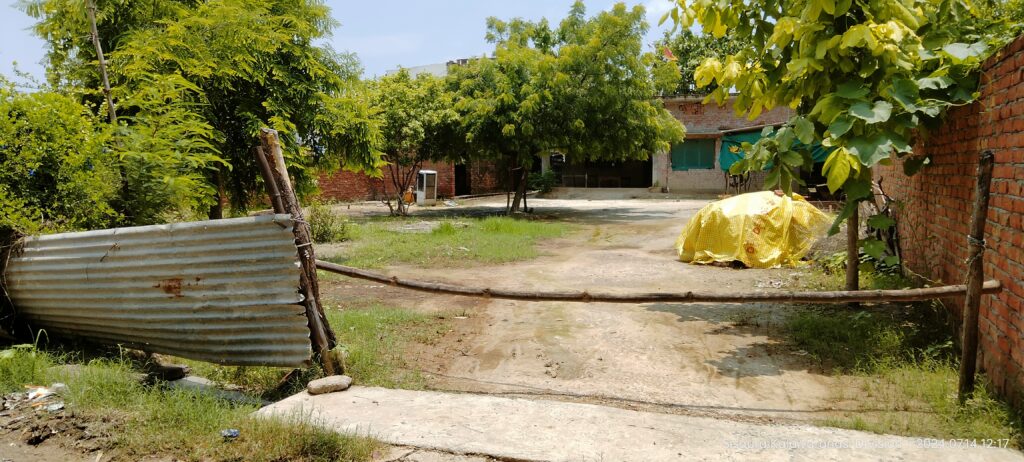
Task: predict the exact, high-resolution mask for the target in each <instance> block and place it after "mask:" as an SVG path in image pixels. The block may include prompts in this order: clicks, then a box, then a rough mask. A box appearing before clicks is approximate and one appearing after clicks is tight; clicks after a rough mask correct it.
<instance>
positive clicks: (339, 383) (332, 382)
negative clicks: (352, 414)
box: [306, 375, 352, 395]
mask: <svg viewBox="0 0 1024 462" xmlns="http://www.w3.org/2000/svg"><path fill="white" fill-rule="evenodd" d="M350 386H352V377H349V376H347V375H332V376H330V377H324V378H322V379H316V380H313V381H311V382H309V385H306V391H308V392H309V394H311V395H322V394H324V393H333V392H336V391H344V390H347V389H348V387H350Z"/></svg>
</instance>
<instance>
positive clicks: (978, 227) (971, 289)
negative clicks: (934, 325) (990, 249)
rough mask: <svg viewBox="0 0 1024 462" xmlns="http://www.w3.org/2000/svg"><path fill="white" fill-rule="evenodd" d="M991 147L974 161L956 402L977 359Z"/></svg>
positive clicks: (968, 387) (970, 386) (965, 392)
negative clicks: (975, 171) (974, 183)
mask: <svg viewBox="0 0 1024 462" xmlns="http://www.w3.org/2000/svg"><path fill="white" fill-rule="evenodd" d="M993 161H994V158H993V155H992V151H990V150H986V151H985V152H984V153H982V154H981V159H980V160H979V162H978V185H977V189H975V193H974V210H973V211H972V212H971V228H970V234H968V235H967V296H966V297H964V314H963V316H964V326H963V344H962V345H961V351H960V384H959V387H958V390H959V391H958V393H957V396H958V398H959V400H960V404H964V403H965V402H967V399H968V398H970V397H971V395H973V394H974V374H975V373H976V372H977V361H978V314H979V313H978V310H979V307H980V306H981V294H982V281H983V280H984V279H985V264H984V260H983V259H982V258H983V257H982V256H983V255H984V253H985V223H987V221H988V197H989V192H990V189H991V187H992V162H993Z"/></svg>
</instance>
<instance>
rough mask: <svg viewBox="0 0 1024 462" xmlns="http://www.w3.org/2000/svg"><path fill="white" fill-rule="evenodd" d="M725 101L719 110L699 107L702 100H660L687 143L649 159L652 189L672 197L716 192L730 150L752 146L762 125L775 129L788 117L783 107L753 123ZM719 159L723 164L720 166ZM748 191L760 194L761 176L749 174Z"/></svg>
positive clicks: (721, 185)
mask: <svg viewBox="0 0 1024 462" xmlns="http://www.w3.org/2000/svg"><path fill="white" fill-rule="evenodd" d="M734 100H735V98H730V99H729V101H727V102H726V104H725V105H724V106H718V105H717V104H714V103H709V104H702V101H703V97H676V98H670V99H666V100H665V108H666V109H668V110H669V112H671V113H672V115H674V116H676V118H677V119H679V120H680V121H682V122H683V125H685V126H686V139H685V140H683V142H682V143H679V144H677V145H675V146H673V147H672V150H671V151H670V152H667V153H658V154H655V155H654V157H653V162H652V168H653V169H654V170H653V171H654V174H653V176H654V184H653V185H654V186H663V187H665V188H667V190H668V191H671V192H674V193H680V192H692V193H721V192H722V191H723V190H724V188H725V181H726V180H725V171H726V170H728V167H729V165H731V162H729V159H730V158H735V157H736V155H732V156H730V154H729V152H730V151H729V146H730V145H734V144H736V143H737V142H741V141H750V142H753V141H755V140H756V139H757V138H759V137H760V133H761V129H763V128H764V127H765V126H774V125H780V124H782V123H784V122H786V121H787V120H789V118H790V117H792V115H793V111H791V110H790V109H789V108H787V107H781V108H774V109H772V110H770V111H766V112H764V113H762V114H761V115H760V116H758V117H757V118H756V119H754V120H750V119H747V118H746V117H737V116H736V114H735V112H734V111H733V108H732V105H733V102H734ZM723 160H725V161H727V162H728V165H726V164H723ZM752 177H753V178H752V181H751V184H750V188H751V190H758V189H761V185H762V183H763V180H764V175H763V174H760V173H755V174H752Z"/></svg>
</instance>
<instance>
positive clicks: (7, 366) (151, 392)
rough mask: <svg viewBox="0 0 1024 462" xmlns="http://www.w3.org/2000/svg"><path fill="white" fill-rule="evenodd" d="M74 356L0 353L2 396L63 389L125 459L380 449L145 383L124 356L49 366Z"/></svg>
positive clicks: (326, 455)
mask: <svg viewBox="0 0 1024 462" xmlns="http://www.w3.org/2000/svg"><path fill="white" fill-rule="evenodd" d="M76 356H79V355H78V354H77V353H52V352H46V351H41V350H36V349H34V348H31V347H17V348H12V349H8V350H3V351H0V391H2V392H3V393H9V392H12V391H20V390H22V389H23V388H22V387H23V386H24V385H26V384H37V385H48V384H50V383H53V382H63V383H65V384H67V386H68V391H67V392H66V393H65V394H64V395H63V396H62V398H63V399H64V401H65V403H66V405H67V407H68V409H69V410H70V411H72V412H73V413H74V415H76V416H79V417H81V418H84V419H92V420H109V421H112V422H116V423H117V424H116V425H115V426H114V427H113V428H115V429H116V431H115V432H113V434H112V435H111V440H110V441H109V444H110V445H111V446H112V448H113V449H114V450H115V451H116V452H117V453H118V454H119V455H120V456H121V457H122V458H125V459H136V460H137V459H140V458H143V457H145V456H148V455H166V454H173V455H175V456H176V457H177V458H182V459H184V460H196V461H198V460H247V461H279V460H302V461H364V460H369V458H370V456H371V453H372V452H373V450H374V449H375V448H376V447H378V446H379V443H376V442H374V441H373V440H370V439H367V438H360V437H353V436H345V435H340V434H338V433H335V432H331V431H326V430H321V429H319V428H317V427H315V426H313V425H311V424H309V423H306V422H300V421H298V420H280V419H258V418H254V417H251V414H252V412H253V411H255V410H256V406H254V405H246V404H237V403H231V402H228V401H224V400H221V399H218V398H216V397H214V396H211V395H208V394H203V393H199V392H195V391H186V390H176V389H167V388H163V387H160V386H147V385H144V384H142V383H140V381H139V379H138V374H137V373H136V372H135V371H134V370H133V369H132V364H131V363H130V362H129V361H128V360H126V359H124V358H107V359H96V360H92V361H89V362H88V363H87V364H85V365H83V366H81V367H76V368H56V367H53V366H55V365H58V364H63V363H65V362H67V361H68V360H70V359H72V358H74V357H76ZM226 428H236V429H238V430H239V431H240V436H239V437H238V438H236V439H234V440H231V441H225V440H224V439H223V438H222V437H221V435H220V431H221V430H223V429H226Z"/></svg>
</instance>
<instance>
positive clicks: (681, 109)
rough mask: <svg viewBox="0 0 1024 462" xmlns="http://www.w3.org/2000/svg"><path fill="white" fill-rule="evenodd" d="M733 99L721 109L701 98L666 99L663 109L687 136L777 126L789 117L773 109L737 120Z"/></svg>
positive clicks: (783, 110)
mask: <svg viewBox="0 0 1024 462" xmlns="http://www.w3.org/2000/svg"><path fill="white" fill-rule="evenodd" d="M734 100H735V98H729V101H727V102H726V103H725V105H724V106H719V105H717V104H715V103H714V102H710V103H708V104H703V101H704V99H703V98H701V97H680V98H668V99H666V100H665V109H668V111H669V112H671V113H672V115H673V116H675V117H676V118H677V119H679V120H680V121H682V122H683V125H686V132H687V133H688V134H698V133H718V132H720V131H722V130H733V129H737V128H745V127H757V126H759V125H772V124H781V123H783V122H785V121H787V120H789V118H790V117H792V115H793V111H791V110H790V109H789V108H788V107H777V108H775V109H772V110H770V111H765V112H764V113H762V114H761V115H760V116H758V117H757V118H756V119H754V120H750V119H747V118H746V117H737V116H736V112H735V111H733V108H732V104H733V101H734Z"/></svg>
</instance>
